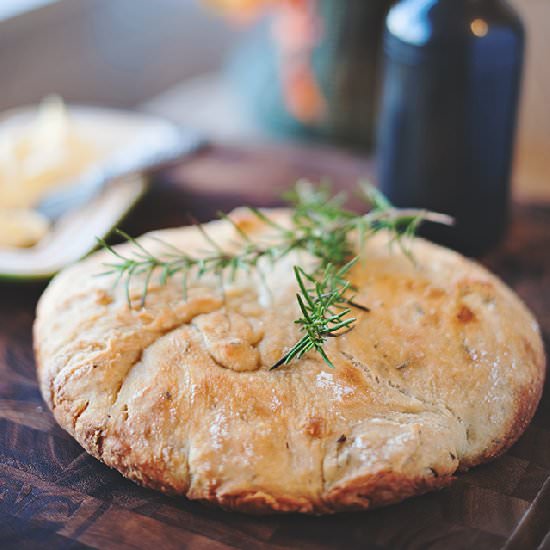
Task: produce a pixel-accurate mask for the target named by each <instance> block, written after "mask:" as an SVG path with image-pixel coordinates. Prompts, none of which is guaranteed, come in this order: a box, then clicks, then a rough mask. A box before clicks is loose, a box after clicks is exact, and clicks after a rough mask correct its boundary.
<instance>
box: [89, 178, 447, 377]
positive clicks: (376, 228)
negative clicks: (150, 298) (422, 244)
mask: <svg viewBox="0 0 550 550" xmlns="http://www.w3.org/2000/svg"><path fill="white" fill-rule="evenodd" d="M360 190H361V193H362V196H363V198H364V199H365V200H366V201H367V202H368V203H369V204H370V206H371V209H370V211H369V212H368V213H367V214H364V215H358V214H356V213H354V212H351V211H349V210H347V209H346V208H345V207H344V203H345V201H346V196H345V195H344V194H339V195H336V196H332V195H331V193H330V189H329V188H328V187H326V186H320V187H314V186H313V185H312V184H311V183H310V182H307V181H299V182H298V183H297V184H296V186H295V188H294V190H293V191H291V192H290V193H288V194H287V195H286V198H287V200H288V201H289V203H290V205H291V206H292V214H291V224H290V227H285V226H282V225H279V224H278V223H276V222H275V221H274V220H272V219H271V218H269V217H268V216H266V215H265V214H264V213H263V212H262V211H261V210H257V209H255V208H251V209H250V212H251V213H252V214H253V215H254V216H255V217H257V218H258V219H259V220H260V221H262V222H264V223H266V224H267V225H269V226H270V227H271V228H272V230H273V237H272V239H271V241H270V242H269V244H265V243H264V244H260V243H256V242H254V241H253V240H251V239H250V237H249V236H248V235H247V234H246V232H245V231H243V230H242V229H241V228H240V227H239V226H238V225H237V224H236V223H235V222H233V220H231V218H230V217H228V216H226V215H224V214H221V215H220V217H221V218H223V219H225V220H227V221H228V222H229V223H230V224H231V225H232V226H233V227H234V229H235V231H236V234H237V236H238V237H239V241H240V242H239V246H238V248H237V251H236V252H229V251H227V250H224V249H222V248H221V247H220V246H219V245H218V244H217V243H216V242H215V241H214V240H213V239H212V238H211V237H210V236H209V235H208V233H207V231H206V230H205V228H204V227H203V226H201V225H200V224H198V229H199V231H200V232H201V233H202V235H203V237H204V240H205V242H206V243H207V245H208V247H209V250H208V251H207V252H206V253H205V254H201V255H198V256H193V255H191V254H188V253H185V252H183V251H182V250H179V249H178V248H176V247H174V246H172V245H170V244H168V243H164V242H163V241H160V242H161V243H162V244H163V246H164V248H165V251H164V253H163V254H162V256H156V255H154V254H152V253H151V252H150V251H148V250H147V249H146V248H145V247H144V246H143V245H142V244H141V243H139V242H138V241H136V240H135V239H133V238H131V237H130V236H129V235H127V234H125V233H124V232H122V231H120V230H117V234H118V235H120V236H122V237H123V238H124V239H126V240H127V241H129V242H130V243H131V244H132V248H131V252H130V254H124V253H122V252H120V251H119V250H117V249H115V248H113V247H111V246H110V245H109V244H107V243H106V242H105V241H104V240H99V243H100V244H101V245H102V246H103V247H104V248H105V249H107V250H108V251H109V252H111V254H112V255H113V257H114V258H115V260H114V261H113V262H109V263H106V264H105V265H106V267H107V271H105V272H104V273H103V274H102V275H115V276H116V283H118V282H119V281H122V280H123V281H124V284H125V291H126V296H127V300H128V304H129V305H130V306H131V291H130V289H131V282H132V280H134V278H135V277H137V276H139V277H140V278H141V277H142V278H143V286H142V290H141V300H140V305H141V307H144V306H145V303H146V298H147V293H148V290H149V285H150V283H151V281H152V279H153V277H154V276H155V275H156V274H158V277H159V283H160V284H166V282H167V281H168V280H169V279H173V278H174V277H176V276H177V275H180V276H181V279H182V287H183V298H184V299H187V286H188V281H189V279H190V278H191V277H195V278H196V279H200V278H202V277H204V276H205V275H207V274H211V275H216V276H217V277H218V278H219V280H220V286H221V290H222V292H223V283H224V277H226V276H229V278H230V280H234V279H235V277H236V276H237V274H238V273H239V272H250V271H251V270H254V269H255V270H258V271H259V269H258V268H259V265H258V264H259V262H260V260H262V259H265V260H267V261H269V262H271V263H275V262H277V261H278V260H280V259H281V258H283V257H285V256H287V255H288V254H290V253H291V252H293V251H300V250H301V251H305V252H308V253H309V254H310V255H311V256H313V258H315V259H316V264H315V266H314V267H313V269H312V271H311V272H310V273H307V272H306V271H304V270H303V269H302V268H301V267H297V266H295V267H294V275H295V278H296V283H297V286H298V293H297V295H296V300H297V303H298V306H299V309H300V311H301V317H300V318H298V319H297V320H296V321H295V322H296V324H297V325H299V326H300V330H301V332H302V333H303V335H302V337H301V338H300V340H299V341H298V342H297V343H296V344H295V345H294V346H292V348H291V349H290V350H289V351H288V352H287V353H285V355H284V356H283V357H282V358H281V359H280V360H279V361H278V362H277V363H276V364H275V365H273V367H272V369H275V368H278V367H281V366H283V365H288V364H289V363H290V362H291V361H293V360H294V359H300V358H302V357H303V356H304V355H305V354H306V353H308V352H310V351H315V352H317V353H318V354H319V355H320V356H321V357H322V358H323V360H324V361H325V363H326V364H327V365H328V366H330V367H333V364H332V362H331V360H330V358H329V357H328V355H327V354H326V352H325V349H324V345H325V343H326V341H327V339H328V338H334V337H338V336H341V335H342V334H344V333H346V332H347V331H349V330H351V329H352V328H353V326H354V324H355V322H356V318H355V317H352V316H350V313H351V310H352V308H355V309H358V310H362V311H368V308H366V307H364V306H362V305H361V304H357V303H356V302H354V300H353V298H352V297H350V294H351V293H352V292H353V290H354V289H353V288H352V286H351V283H350V282H349V281H347V280H346V275H347V274H348V273H349V271H350V269H351V268H352V267H353V265H354V264H355V263H356V261H357V253H356V251H355V246H354V243H353V239H352V238H351V235H353V234H355V235H357V238H358V241H359V249H360V250H361V249H362V248H363V246H364V243H365V242H366V240H367V239H368V238H369V237H371V236H372V235H374V234H375V233H378V232H380V231H383V230H384V231H388V232H390V233H391V235H392V239H391V240H390V243H397V244H398V245H399V247H400V248H401V250H402V251H403V252H404V253H405V254H407V256H408V257H410V258H411V259H412V255H411V254H410V251H409V250H408V248H407V247H406V238H407V237H410V236H413V235H414V234H415V232H416V229H417V228H418V226H419V224H420V223H421V222H422V221H424V220H429V221H433V222H436V223H444V224H450V223H452V220H451V219H450V218H449V217H447V216H444V215H441V214H434V213H432V212H426V211H423V210H413V209H407V210H400V209H396V208H394V207H393V206H392V205H391V204H390V203H389V201H388V200H387V199H386V198H385V197H384V196H383V195H382V194H381V193H379V192H378V191H377V190H376V189H374V188H373V187H372V186H370V185H368V184H366V183H362V184H360Z"/></svg>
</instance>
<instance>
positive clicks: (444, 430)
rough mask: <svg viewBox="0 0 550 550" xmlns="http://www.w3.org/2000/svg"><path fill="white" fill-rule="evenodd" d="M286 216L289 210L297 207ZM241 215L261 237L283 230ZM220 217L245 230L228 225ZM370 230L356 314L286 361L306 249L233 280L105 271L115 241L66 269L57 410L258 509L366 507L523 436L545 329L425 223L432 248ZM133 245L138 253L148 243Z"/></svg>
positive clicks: (215, 497)
mask: <svg viewBox="0 0 550 550" xmlns="http://www.w3.org/2000/svg"><path fill="white" fill-rule="evenodd" d="M269 215H271V216H274V217H276V218H277V219H278V220H279V222H280V223H285V220H287V219H288V215H287V213H286V212H285V211H271V212H270V213H269ZM232 218H233V219H234V220H235V221H236V223H237V224H238V225H239V226H240V228H241V230H242V231H245V232H246V233H248V235H249V237H250V238H251V239H254V240H259V241H262V240H269V238H270V232H271V231H272V229H271V228H270V227H269V226H267V225H265V224H264V223H262V222H261V221H259V220H258V219H257V218H255V217H254V216H252V215H250V214H248V213H246V212H245V211H236V212H235V213H234V214H233V215H232ZM205 229H206V231H207V232H208V234H209V235H210V237H211V239H213V240H214V241H215V242H216V243H217V244H218V245H219V246H220V247H222V248H224V249H227V250H230V249H232V248H234V247H236V246H238V244H237V242H238V239H237V238H236V237H237V232H236V230H235V228H234V227H233V226H232V225H231V224H230V223H228V222H226V221H218V222H212V223H210V224H207V225H206V226H205ZM159 238H160V239H162V240H163V241H165V242H167V243H171V244H172V245H175V246H177V247H178V248H179V249H181V250H184V251H185V252H186V253H188V254H193V255H199V254H201V253H204V251H205V250H206V249H208V247H209V246H210V245H208V243H207V242H205V239H204V236H203V235H202V234H201V233H200V231H198V230H197V229H196V228H182V229H174V230H168V231H161V232H157V233H155V234H149V235H145V236H143V237H142V238H141V239H140V240H139V242H140V243H141V244H142V245H143V246H145V247H146V248H147V249H149V250H150V251H152V252H154V253H156V254H159V255H162V254H163V253H165V252H166V247H165V245H163V244H161V243H160V242H159V240H158V239H159ZM388 239H389V237H388V235H385V234H378V235H377V236H375V237H373V238H372V239H370V240H368V241H367V243H366V245H365V247H364V249H363V251H362V253H361V261H359V262H358V263H356V264H355V266H354V267H353V269H352V271H351V272H350V274H349V279H350V280H351V281H352V282H353V284H354V285H355V287H356V288H357V293H356V297H355V301H356V302H358V303H360V304H362V305H364V306H367V307H368V309H369V311H361V310H357V311H355V312H354V315H355V316H356V317H357V322H356V324H355V328H354V329H353V330H352V331H350V332H349V333H347V334H345V335H343V336H340V337H338V338H332V339H329V341H328V342H327V344H326V347H325V350H326V352H327V354H328V356H329V357H330V359H331V361H332V362H333V363H334V368H333V369H331V368H329V367H328V366H327V365H326V364H325V363H324V362H323V360H322V359H321V358H320V357H319V356H318V355H317V354H315V353H309V354H307V355H306V356H304V357H303V358H302V359H300V360H296V361H293V362H292V363H290V364H289V365H287V366H283V367H281V368H279V369H278V370H270V367H271V366H272V365H273V364H274V363H276V362H277V361H278V360H279V359H280V358H281V357H282V356H283V355H284V354H285V352H286V351H288V349H289V348H290V347H291V346H292V345H293V344H295V343H296V341H297V340H298V339H299V338H300V335H301V334H300V327H299V326H298V325H296V324H295V323H294V320H295V319H296V318H297V317H299V311H298V306H297V303H296V292H297V286H296V281H295V278H294V274H293V270H292V266H293V265H295V264H298V265H305V266H307V265H309V262H311V258H308V257H307V255H306V254H300V253H296V254H291V255H289V256H287V257H285V258H284V259H282V260H280V261H278V262H276V263H275V264H274V265H264V266H261V271H262V275H260V274H258V273H255V272H252V273H249V274H241V275H239V276H238V277H237V278H236V279H235V280H233V281H230V280H229V278H227V280H226V281H225V283H224V288H223V292H221V291H220V284H219V279H218V278H217V277H215V276H212V277H209V276H205V277H202V278H201V279H199V280H194V279H191V280H189V288H188V291H187V293H186V295H185V296H184V294H183V293H182V284H181V280H180V279H178V277H174V278H173V279H171V280H169V281H168V282H167V283H166V284H165V285H161V284H160V282H159V281H158V280H156V279H155V278H153V279H152V280H151V282H150V289H149V293H148V297H147V301H146V303H145V305H144V306H143V307H142V305H141V302H140V297H141V294H142V290H143V284H144V281H143V279H141V280H140V278H139V276H137V277H135V279H134V284H132V286H131V288H130V296H131V300H132V301H131V304H132V307H129V305H128V302H127V298H126V293H125V290H124V288H123V287H122V286H120V285H119V287H116V288H113V279H112V277H108V276H97V275H98V274H100V273H101V272H103V271H105V267H104V265H103V264H104V263H105V262H108V261H112V256H110V255H109V253H108V252H99V253H97V254H94V255H93V256H91V257H89V258H88V259H86V260H84V261H82V262H81V263H79V264H77V265H74V266H72V267H70V268H68V269H66V270H65V271H64V272H62V273H61V274H60V275H58V276H57V277H56V278H55V279H54V281H53V282H52V283H51V285H50V286H49V288H48V289H47V290H46V292H45V293H44V295H43V297H42V298H41V300H40V303H39V306H38V315H37V319H36V323H35V335H34V336H35V350H36V358H37V364H38V377H39V381H40V386H41V390H42V393H43V396H44V399H45V400H46V402H47V403H48V405H49V407H50V409H51V410H52V411H53V414H54V415H55V418H56V419H57V421H58V422H59V424H60V425H61V426H62V427H63V428H64V429H65V430H67V431H68V432H69V433H70V434H71V435H72V436H74V438H75V439H76V440H77V441H78V442H79V443H80V444H81V445H82V446H83V447H84V448H85V449H86V450H87V451H88V452H89V453H90V454H92V455H93V456H95V457H97V458H98V459H100V460H102V461H103V462H104V463H105V464H107V465H108V466H111V467H112V468H116V469H117V470H118V471H120V472H121V473H122V474H123V475H125V476H126V477H128V478H130V479H132V480H134V481H136V482H138V483H140V484H142V485H145V486H147V487H151V488H154V489H159V490H161V491H164V492H166V493H171V494H177V495H184V496H186V497H188V498H190V499H197V500H200V501H205V502H211V503H215V504H218V505H220V506H223V507H225V508H230V509H236V510H241V511H245V512H253V513H269V512H304V513H331V512H336V511H342V510H354V509H366V508H372V507H375V506H380V505H385V504H388V503H392V502H396V501H400V500H402V499H404V498H406V497H410V496H413V495H417V494H421V493H424V492H426V491H429V490H433V489H437V488H441V487H445V486H447V485H448V484H449V483H451V481H452V480H453V478H454V476H455V474H456V472H457V471H463V470H466V469H468V468H470V467H472V466H475V465H476V464H480V463H482V462H486V461H488V460H491V459H493V458H494V457H496V456H498V455H500V454H501V453H502V452H504V451H505V450H506V449H507V448H508V447H510V445H511V444H512V443H513V442H514V441H515V440H516V439H517V438H518V437H519V436H520V434H521V433H522V432H523V430H524V429H525V428H526V426H527V424H528V423H529V421H530V420H531V418H532V416H533V414H534V411H535V409H536V406H537V403H538V401H539V399H540V396H541V391H542V386H543V380H544V372H545V358H544V351H543V345H542V341H541V337H540V333H539V328H538V326H537V323H536V321H535V319H534V318H533V316H532V315H531V314H530V312H529V311H528V310H527V309H526V307H525V306H524V305H523V303H522V302H521V301H520V300H519V299H518V297H517V296H516V295H515V294H514V293H513V292H512V291H511V290H510V289H508V288H507V287H506V286H505V285H504V284H503V283H502V282H501V281H499V280H498V279H497V278H496V277H495V276H493V275H491V274H490V273H489V272H488V271H486V270H485V269H484V268H483V267H481V266H479V265H478V264H476V263H474V262H472V261H470V260H467V259H465V258H464V257H462V256H460V255H459V254H456V253H454V252H452V251H450V250H447V249H444V248H441V247H438V246H435V245H433V244H430V243H428V242H426V241H423V240H421V239H415V240H414V241H413V242H412V243H411V250H412V252H413V254H414V258H415V262H412V261H411V260H410V259H409V258H407V257H406V256H405V255H404V254H402V253H401V252H400V251H399V250H398V249H397V248H395V249H394V250H391V248H390V247H389V246H388ZM118 250H120V251H122V252H125V253H126V254H131V245H128V244H125V245H121V246H120V247H119V248H118Z"/></svg>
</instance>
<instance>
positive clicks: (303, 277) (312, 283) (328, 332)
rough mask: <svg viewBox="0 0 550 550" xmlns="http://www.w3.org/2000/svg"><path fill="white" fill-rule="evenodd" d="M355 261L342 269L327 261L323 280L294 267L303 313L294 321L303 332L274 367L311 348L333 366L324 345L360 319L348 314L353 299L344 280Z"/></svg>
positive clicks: (272, 368) (301, 354)
mask: <svg viewBox="0 0 550 550" xmlns="http://www.w3.org/2000/svg"><path fill="white" fill-rule="evenodd" d="M356 262H357V258H354V259H353V260H352V261H351V262H348V263H347V264H346V265H344V266H343V267H341V268H340V269H337V268H336V267H334V266H333V265H332V264H328V265H327V266H326V267H325V269H324V271H323V274H322V277H321V278H320V280H317V279H315V277H312V276H311V275H308V274H307V273H306V272H305V271H304V270H303V269H302V268H301V267H297V266H295V267H294V275H295V277H296V281H297V283H298V288H299V290H300V292H299V293H297V294H296V300H297V301H298V305H299V306H300V310H301V312H302V317H300V318H299V319H296V321H294V322H295V323H296V324H297V325H300V326H301V328H302V331H303V332H304V335H303V336H302V338H301V339H300V340H299V341H298V342H297V343H296V344H294V346H292V348H291V349H290V350H289V351H288V352H287V353H286V354H285V355H284V356H283V357H282V358H281V359H280V360H279V361H278V362H277V363H275V365H273V366H272V367H271V370H274V369H277V368H279V367H281V366H282V365H288V364H289V363H290V362H291V361H292V360H294V359H301V358H302V357H303V356H304V355H305V354H306V353H308V352H309V351H311V350H315V351H316V352H317V353H319V355H320V356H321V357H322V358H323V360H324V361H325V363H326V364H327V365H328V366H329V367H334V365H333V364H332V361H331V360H330V359H329V358H328V356H327V354H326V352H325V350H324V349H323V346H324V344H325V342H326V340H327V338H335V337H337V336H341V335H342V334H343V333H345V332H347V331H349V330H351V328H352V326H353V324H354V323H355V321H356V320H357V319H356V318H355V317H349V316H348V314H349V313H350V312H351V308H349V307H347V306H348V305H350V303H352V302H351V300H350V299H348V298H346V295H347V293H348V291H349V290H350V288H351V283H350V282H349V281H346V280H345V279H344V277H345V275H346V274H347V272H348V271H349V270H350V269H351V268H352V267H353V265H354V264H355V263H356ZM360 307H361V309H363V310H365V309H366V308H363V307H362V306H360Z"/></svg>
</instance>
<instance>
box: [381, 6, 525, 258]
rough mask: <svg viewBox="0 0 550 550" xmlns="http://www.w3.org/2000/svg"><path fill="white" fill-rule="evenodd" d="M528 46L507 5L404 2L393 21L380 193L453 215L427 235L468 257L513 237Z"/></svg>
mask: <svg viewBox="0 0 550 550" xmlns="http://www.w3.org/2000/svg"><path fill="white" fill-rule="evenodd" d="M524 42H525V39H524V30H523V26H522V24H521V21H520V19H519V18H518V16H517V15H516V14H515V12H514V11H513V10H512V9H511V8H510V6H509V5H508V4H507V3H506V2H504V1H503V0H402V1H401V2H398V3H397V4H396V5H395V6H394V7H393V8H392V9H391V10H390V12H389V15H388V17H387V20H386V32H385V39H384V52H385V76H384V91H383V99H382V106H381V111H380V116H379V123H378V155H377V158H378V176H379V181H380V184H381V188H382V190H383V192H384V193H385V194H386V195H387V196H388V197H389V198H390V200H392V201H393V202H394V204H396V205H397V206H415V207H423V208H428V209H431V210H435V211H439V212H444V213H447V214H450V215H452V216H453V217H454V218H455V219H456V225H455V227H453V228H444V227H439V226H435V225H433V224H427V225H426V226H425V228H424V230H423V231H424V235H426V236H427V237H429V238H431V239H433V240H435V241H438V242H441V243H443V244H446V245H448V246H452V247H454V248H456V249H458V250H461V251H462V252H464V253H466V254H469V255H479V254H482V253H484V252H486V251H487V250H489V249H490V248H491V247H492V246H494V245H495V244H496V243H498V241H499V240H500V238H501V237H502V235H503V233H504V230H505V228H506V223H507V211H508V197H509V187H510V185H509V182H510V172H511V164H512V156H513V143H514V134H515V127H516V118H517V106H518V96H519V87H520V80H521V72H522V64H523V55H524Z"/></svg>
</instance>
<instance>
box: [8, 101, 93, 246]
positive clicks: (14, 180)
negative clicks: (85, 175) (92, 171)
mask: <svg viewBox="0 0 550 550" xmlns="http://www.w3.org/2000/svg"><path fill="white" fill-rule="evenodd" d="M99 158H100V154H99V151H98V150H97V147H96V146H95V145H94V143H93V142H92V141H90V140H89V139H86V137H85V136H83V135H82V133H81V132H80V131H79V128H78V126H77V125H75V124H74V123H73V122H72V120H71V118H70V116H69V113H68V111H67V109H66V107H65V105H64V103H63V101H62V100H61V99H60V98H59V97H55V96H54V97H49V98H46V99H45V100H44V101H43V102H42V103H41V105H40V106H39V107H38V109H37V112H36V114H35V116H34V117H31V118H29V120H27V121H25V122H24V123H21V124H18V125H11V126H7V127H2V128H1V129H0V247H28V246H33V245H35V244H36V243H37V242H39V241H40V240H41V239H42V238H43V237H44V236H45V235H46V234H47V233H48V229H49V222H48V220H47V218H45V217H44V216H41V215H40V214H38V213H37V212H34V211H33V210H32V209H33V207H35V206H36V205H37V203H38V202H39V201H40V200H41V199H42V198H43V197H44V196H45V195H47V194H48V193H50V192H52V191H54V190H56V189H59V188H61V187H65V186H68V185H71V184H72V183H73V182H75V181H78V176H79V175H80V174H81V173H82V172H83V171H85V170H87V169H88V168H89V167H90V166H91V165H92V164H93V163H95V162H97V161H98V160H99Z"/></svg>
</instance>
